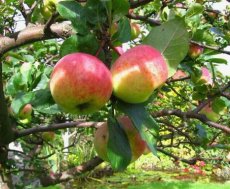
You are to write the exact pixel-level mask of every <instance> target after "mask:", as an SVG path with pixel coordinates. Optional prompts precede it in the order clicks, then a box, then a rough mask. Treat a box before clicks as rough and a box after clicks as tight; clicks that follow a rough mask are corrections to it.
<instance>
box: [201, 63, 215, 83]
mask: <svg viewBox="0 0 230 189" xmlns="http://www.w3.org/2000/svg"><path fill="white" fill-rule="evenodd" d="M200 81H201V82H204V83H206V84H209V85H213V80H212V74H211V73H210V72H209V70H208V69H207V68H206V67H202V68H201V77H200Z"/></svg>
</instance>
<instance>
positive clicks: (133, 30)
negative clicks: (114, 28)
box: [130, 22, 141, 40]
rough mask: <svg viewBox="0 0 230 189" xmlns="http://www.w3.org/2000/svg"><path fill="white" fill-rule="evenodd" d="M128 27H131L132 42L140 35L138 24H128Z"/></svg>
mask: <svg viewBox="0 0 230 189" xmlns="http://www.w3.org/2000/svg"><path fill="white" fill-rule="evenodd" d="M130 27H131V40H134V39H136V38H138V36H139V35H140V33H141V29H140V26H139V24H137V23H134V22H133V23H130Z"/></svg>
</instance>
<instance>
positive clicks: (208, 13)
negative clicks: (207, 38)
mask: <svg viewBox="0 0 230 189" xmlns="http://www.w3.org/2000/svg"><path fill="white" fill-rule="evenodd" d="M207 15H208V16H209V18H211V19H212V20H214V19H216V18H217V17H218V13H217V12H213V11H212V12H207Z"/></svg>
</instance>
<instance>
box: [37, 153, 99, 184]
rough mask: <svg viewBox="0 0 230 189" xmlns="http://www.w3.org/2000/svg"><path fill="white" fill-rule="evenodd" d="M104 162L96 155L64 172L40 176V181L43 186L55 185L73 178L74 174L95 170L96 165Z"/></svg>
mask: <svg viewBox="0 0 230 189" xmlns="http://www.w3.org/2000/svg"><path fill="white" fill-rule="evenodd" d="M102 162H103V160H102V159H101V158H99V157H94V158H93V159H91V160H89V161H87V162H85V163H83V164H82V165H79V166H76V167H74V168H72V169H69V170H67V171H64V172H62V173H57V174H53V175H47V176H43V177H41V178H40V181H41V183H42V185H43V186H49V185H55V184H58V183H61V182H65V181H68V180H70V179H73V178H74V176H77V175H80V174H82V173H85V172H87V171H91V170H93V169H94V168H95V167H96V166H98V165H100V164H101V163H102Z"/></svg>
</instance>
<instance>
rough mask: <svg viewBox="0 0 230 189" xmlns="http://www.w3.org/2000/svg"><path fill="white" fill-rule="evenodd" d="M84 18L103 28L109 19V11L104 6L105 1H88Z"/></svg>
mask: <svg viewBox="0 0 230 189" xmlns="http://www.w3.org/2000/svg"><path fill="white" fill-rule="evenodd" d="M84 17H85V19H86V20H87V22H89V23H91V24H93V25H95V26H96V25H97V26H99V27H101V26H102V24H103V23H105V22H106V19H107V10H106V7H105V6H104V0H87V3H86V5H85V14H84Z"/></svg>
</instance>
